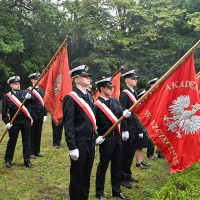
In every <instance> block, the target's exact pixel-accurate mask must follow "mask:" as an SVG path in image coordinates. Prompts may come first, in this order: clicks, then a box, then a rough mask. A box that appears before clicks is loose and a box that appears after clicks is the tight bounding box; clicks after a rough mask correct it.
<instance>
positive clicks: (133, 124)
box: [119, 87, 143, 139]
mask: <svg viewBox="0 0 200 200" xmlns="http://www.w3.org/2000/svg"><path fill="white" fill-rule="evenodd" d="M126 89H127V90H129V91H130V92H131V93H132V94H133V95H134V96H135V98H136V100H138V96H137V92H136V91H134V92H133V91H132V90H131V89H130V88H128V87H127V88H126ZM119 101H120V103H121V106H122V109H123V110H126V109H129V108H130V107H131V106H132V105H133V102H132V101H131V99H130V98H129V96H128V95H127V94H126V93H125V92H121V95H120V97H119ZM126 121H127V125H128V131H129V137H130V138H132V139H133V138H134V137H135V136H134V135H138V134H140V133H141V132H143V131H142V129H141V128H140V126H139V125H138V119H137V118H136V116H134V114H131V116H130V117H129V118H127V119H126Z"/></svg>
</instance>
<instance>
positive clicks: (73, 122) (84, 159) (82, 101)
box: [63, 65, 103, 200]
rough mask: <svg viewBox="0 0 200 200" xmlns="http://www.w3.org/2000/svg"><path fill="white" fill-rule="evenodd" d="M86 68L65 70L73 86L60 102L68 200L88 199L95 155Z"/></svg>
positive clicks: (93, 114) (90, 98)
mask: <svg viewBox="0 0 200 200" xmlns="http://www.w3.org/2000/svg"><path fill="white" fill-rule="evenodd" d="M87 70H88V67H87V66H86V65H81V66H79V67H76V68H74V69H72V70H71V71H70V72H69V73H70V75H71V77H72V81H73V82H74V84H75V87H76V88H75V90H74V91H73V92H70V93H69V94H68V95H66V96H65V98H64V101H63V123H64V129H65V138H66V142H67V145H68V147H69V155H70V158H71V168H70V186H69V193H70V199H71V200H87V199H88V195H89V188H90V174H91V170H92V165H93V161H94V155H95V139H96V137H97V136H96V132H95V129H96V118H95V108H94V104H93V99H92V97H91V96H90V95H89V94H88V93H87V91H86V89H87V86H88V85H89V84H90V79H89V76H90V75H89V74H88V73H87ZM97 139H98V140H97V143H99V144H100V143H101V142H103V138H102V137H98V138H97Z"/></svg>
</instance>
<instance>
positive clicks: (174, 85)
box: [172, 81, 178, 89]
mask: <svg viewBox="0 0 200 200" xmlns="http://www.w3.org/2000/svg"><path fill="white" fill-rule="evenodd" d="M177 83H178V81H176V82H172V89H175V88H178V86H177V85H176V84H177Z"/></svg>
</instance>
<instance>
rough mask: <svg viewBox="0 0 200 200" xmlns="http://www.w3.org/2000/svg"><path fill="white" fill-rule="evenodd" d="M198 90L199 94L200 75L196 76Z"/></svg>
mask: <svg viewBox="0 0 200 200" xmlns="http://www.w3.org/2000/svg"><path fill="white" fill-rule="evenodd" d="M197 85H198V89H199V90H198V92H199V94H200V76H199V77H198V78H197Z"/></svg>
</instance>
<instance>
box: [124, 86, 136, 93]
mask: <svg viewBox="0 0 200 200" xmlns="http://www.w3.org/2000/svg"><path fill="white" fill-rule="evenodd" d="M126 89H127V90H128V91H130V92H132V93H133V94H134V93H135V90H131V89H130V88H129V87H126Z"/></svg>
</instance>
